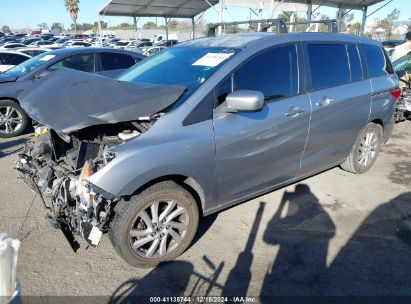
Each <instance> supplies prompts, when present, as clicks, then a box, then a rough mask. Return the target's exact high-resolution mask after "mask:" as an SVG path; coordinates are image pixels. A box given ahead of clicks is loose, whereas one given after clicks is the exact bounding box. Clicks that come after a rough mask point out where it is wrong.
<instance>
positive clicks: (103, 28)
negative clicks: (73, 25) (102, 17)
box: [93, 21, 108, 33]
mask: <svg viewBox="0 0 411 304" xmlns="http://www.w3.org/2000/svg"><path fill="white" fill-rule="evenodd" d="M100 24H101V29H102V30H105V29H107V27H108V23H107V22H104V21H100ZM93 32H95V33H97V32H98V22H97V21H94V24H93Z"/></svg>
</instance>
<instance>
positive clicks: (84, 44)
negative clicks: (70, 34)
mask: <svg viewBox="0 0 411 304" xmlns="http://www.w3.org/2000/svg"><path fill="white" fill-rule="evenodd" d="M90 46H93V45H92V44H91V43H88V42H85V41H82V40H81V41H77V40H68V41H66V42H64V43H63V44H61V45H60V47H62V48H73V47H75V48H77V47H90Z"/></svg>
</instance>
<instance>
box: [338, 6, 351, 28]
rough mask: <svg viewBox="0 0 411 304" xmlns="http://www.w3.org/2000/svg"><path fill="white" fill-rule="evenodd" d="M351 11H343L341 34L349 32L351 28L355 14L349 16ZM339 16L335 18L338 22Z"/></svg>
mask: <svg viewBox="0 0 411 304" xmlns="http://www.w3.org/2000/svg"><path fill="white" fill-rule="evenodd" d="M348 12H349V10H348V9H343V10H342V11H341V16H342V17H341V28H340V32H348V31H349V29H350V28H351V22H352V21H353V19H354V13H351V14H349V13H348ZM338 15H339V13H338V12H337V15H336V16H335V19H337V20H338Z"/></svg>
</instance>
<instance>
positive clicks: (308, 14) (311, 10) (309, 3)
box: [306, 0, 313, 32]
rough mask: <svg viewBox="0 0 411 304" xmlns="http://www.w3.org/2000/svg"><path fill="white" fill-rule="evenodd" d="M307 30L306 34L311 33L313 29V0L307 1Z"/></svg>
mask: <svg viewBox="0 0 411 304" xmlns="http://www.w3.org/2000/svg"><path fill="white" fill-rule="evenodd" d="M307 6H308V7H307V29H306V32H309V31H310V27H311V15H312V14H313V3H312V2H311V0H307Z"/></svg>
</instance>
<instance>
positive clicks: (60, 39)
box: [54, 38, 70, 46]
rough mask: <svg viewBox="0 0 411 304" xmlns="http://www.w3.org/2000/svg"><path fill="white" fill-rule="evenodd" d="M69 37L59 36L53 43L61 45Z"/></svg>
mask: <svg viewBox="0 0 411 304" xmlns="http://www.w3.org/2000/svg"><path fill="white" fill-rule="evenodd" d="M69 40H70V39H69V38H59V39H57V40H56V41H54V43H55V44H57V45H59V46H62V45H63V44H64V43H65V42H67V41H69Z"/></svg>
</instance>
